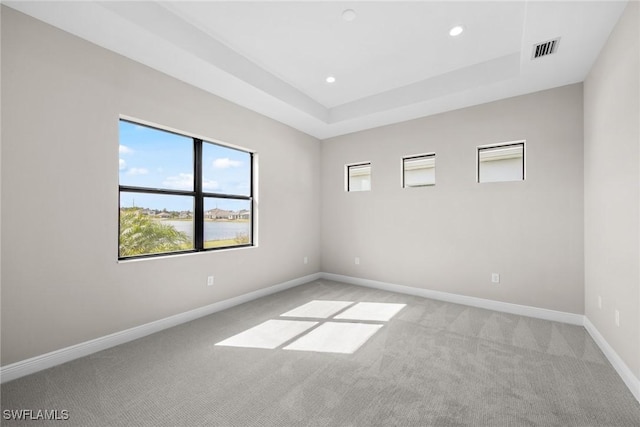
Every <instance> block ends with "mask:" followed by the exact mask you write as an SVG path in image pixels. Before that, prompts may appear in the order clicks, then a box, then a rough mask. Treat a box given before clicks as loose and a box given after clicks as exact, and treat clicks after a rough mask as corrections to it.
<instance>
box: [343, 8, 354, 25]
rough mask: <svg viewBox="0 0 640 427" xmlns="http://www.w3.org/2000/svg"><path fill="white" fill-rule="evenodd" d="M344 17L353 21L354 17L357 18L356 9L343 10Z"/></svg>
mask: <svg viewBox="0 0 640 427" xmlns="http://www.w3.org/2000/svg"><path fill="white" fill-rule="evenodd" d="M342 19H344V20H345V21H347V22H351V21H353V20H354V19H356V11H355V10H353V9H346V10H345V11H344V12H342Z"/></svg>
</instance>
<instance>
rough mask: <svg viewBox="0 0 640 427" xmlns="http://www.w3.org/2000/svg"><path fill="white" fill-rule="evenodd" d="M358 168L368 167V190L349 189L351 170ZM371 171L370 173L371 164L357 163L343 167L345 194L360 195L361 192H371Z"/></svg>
mask: <svg viewBox="0 0 640 427" xmlns="http://www.w3.org/2000/svg"><path fill="white" fill-rule="evenodd" d="M359 166H369V189H368V190H352V189H351V173H350V171H351V168H357V167H359ZM371 171H372V166H371V162H357V163H348V164H346V165H344V172H345V176H344V179H345V181H344V190H345V191H346V192H347V193H362V192H367V191H371V189H372V188H373V186H372V185H371V184H372V183H371V180H372V178H371V175H372V174H371Z"/></svg>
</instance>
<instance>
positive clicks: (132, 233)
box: [119, 191, 194, 258]
mask: <svg viewBox="0 0 640 427" xmlns="http://www.w3.org/2000/svg"><path fill="white" fill-rule="evenodd" d="M193 233H194V227H193V197H191V196H174V195H164V194H153V193H134V192H124V191H123V192H120V238H119V256H120V257H121V258H122V257H131V256H139V255H150V254H158V253H167V252H177V251H185V250H191V249H193V247H194V246H193Z"/></svg>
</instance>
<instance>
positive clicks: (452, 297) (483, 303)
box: [320, 273, 584, 326]
mask: <svg viewBox="0 0 640 427" xmlns="http://www.w3.org/2000/svg"><path fill="white" fill-rule="evenodd" d="M320 274H321V278H322V279H327V280H335V281H336V282H343V283H350V284H352V285H360V286H366V287H368V288H374V289H380V290H383V291H389V292H397V293H401V294H407V295H414V296H418V297H423V298H431V299H435V300H439V301H446V302H451V303H454V304H462V305H468V306H472V307H479V308H485V309H487V310H494V311H500V312H503V313H511V314H519V315H521V316H527V317H535V318H538V319H544V320H553V321H555V322H562V323H568V324H571V325H578V326H583V325H584V316H583V315H581V314H573V313H565V312H563V311H555V310H548V309H546V308H538V307H530V306H526V305H518V304H511V303H508V302H500V301H493V300H488V299H483V298H476V297H469V296H465V295H457V294H450V293H448V292H440V291H433V290H430V289H423V288H414V287H411V286H404V285H396V284H393V283H386V282H379V281H377V280H369V279H360V278H357V277H351V276H343V275H340V274H333V273H320Z"/></svg>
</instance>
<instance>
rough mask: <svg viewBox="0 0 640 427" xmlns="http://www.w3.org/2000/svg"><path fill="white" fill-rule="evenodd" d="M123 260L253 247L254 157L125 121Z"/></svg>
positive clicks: (122, 123) (122, 139)
mask: <svg viewBox="0 0 640 427" xmlns="http://www.w3.org/2000/svg"><path fill="white" fill-rule="evenodd" d="M119 152H120V162H119V168H120V186H119V191H120V198H119V199H120V202H119V217H120V227H119V228H120V230H119V249H118V257H119V258H120V259H123V258H130V257H142V256H152V255H158V254H168V253H175V252H189V251H202V250H207V249H220V248H229V247H241V246H251V245H252V244H253V234H252V230H253V190H252V188H253V186H252V182H253V179H252V178H253V155H252V153H250V152H247V151H242V150H238V149H235V148H230V147H225V146H222V145H220V144H215V143H212V142H208V141H203V140H202V139H198V138H192V137H187V136H184V135H178V134H176V133H172V132H168V131H164V130H160V129H156V128H152V127H149V126H143V125H140V124H137V123H133V122H130V121H126V120H120V149H119Z"/></svg>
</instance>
